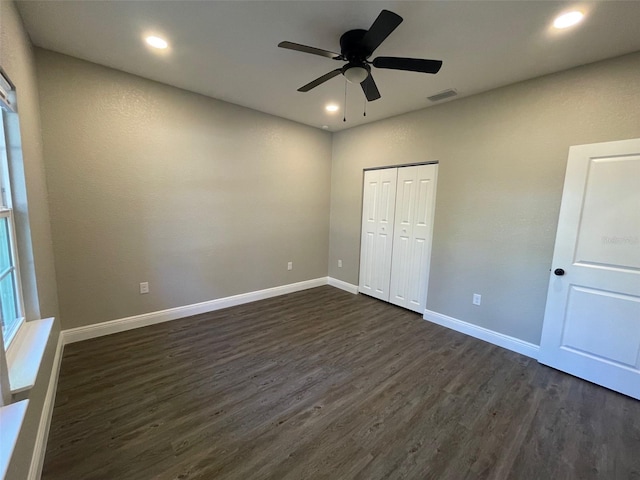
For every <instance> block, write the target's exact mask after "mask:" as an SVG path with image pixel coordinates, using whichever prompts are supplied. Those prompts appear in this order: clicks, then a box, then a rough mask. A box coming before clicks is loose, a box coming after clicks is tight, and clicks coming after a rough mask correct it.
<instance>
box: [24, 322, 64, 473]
mask: <svg viewBox="0 0 640 480" xmlns="http://www.w3.org/2000/svg"><path fill="white" fill-rule="evenodd" d="M63 350H64V343H63V340H62V334H60V335H58V344H57V345H56V353H55V355H54V357H53V365H52V366H51V377H50V378H49V385H48V387H47V393H46V395H45V397H44V405H43V407H42V413H41V414H40V423H39V424H38V433H37V435H36V443H35V445H34V448H33V456H32V457H31V466H30V467H29V477H28V480H38V479H39V478H40V476H41V475H42V466H43V464H44V456H45V453H46V451H47V439H48V438H49V427H50V426H51V416H52V415H53V405H54V404H55V401H56V390H57V389H58V375H59V374H60V365H61V363H62V351H63Z"/></svg>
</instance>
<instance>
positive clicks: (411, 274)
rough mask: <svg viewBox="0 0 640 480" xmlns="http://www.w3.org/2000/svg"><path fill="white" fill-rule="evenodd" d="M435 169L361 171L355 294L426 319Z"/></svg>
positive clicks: (410, 168)
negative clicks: (384, 302)
mask: <svg viewBox="0 0 640 480" xmlns="http://www.w3.org/2000/svg"><path fill="white" fill-rule="evenodd" d="M437 173H438V165H437V164H426V165H412V166H406V167H393V168H381V169H375V170H365V172H364V186H363V195H362V237H361V247H360V282H359V286H358V291H359V292H361V293H364V294H366V295H370V296H372V297H375V298H378V299H380V300H384V301H387V302H390V303H393V304H395V305H399V306H401V307H404V308H408V309H410V310H414V311H416V312H419V313H424V310H425V308H426V304H427V288H428V281H429V266H430V261H431V238H432V234H433V214H434V211H435V199H436V181H437Z"/></svg>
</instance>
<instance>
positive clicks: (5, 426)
mask: <svg viewBox="0 0 640 480" xmlns="http://www.w3.org/2000/svg"><path fill="white" fill-rule="evenodd" d="M28 404H29V400H23V401H21V402H18V403H12V404H11V405H7V406H6V407H1V408H0V430H2V442H0V478H4V476H5V475H6V474H7V468H8V467H9V460H11V454H12V453H13V449H14V448H15V446H16V442H17V441H18V435H19V434H20V427H22V421H23V420H24V414H25V412H26V411H27V405H28Z"/></svg>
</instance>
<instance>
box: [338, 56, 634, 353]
mask: <svg viewBox="0 0 640 480" xmlns="http://www.w3.org/2000/svg"><path fill="white" fill-rule="evenodd" d="M638 72H640V53H636V54H632V55H627V56H624V57H620V58H617V59H613V60H608V61H604V62H599V63H596V64H592V65H588V66H584V67H580V68H576V69H572V70H569V71H566V72H562V73H558V74H554V75H549V76H545V77H542V78H538V79H535V80H531V81H527V82H522V83H519V84H516V85H512V86H508V87H504V88H500V89H497V90H493V91H490V92H487V93H484V94H480V95H476V96H473V97H469V98H466V99H461V100H458V101H454V102H450V103H446V104H443V105H439V106H435V107H432V108H428V109H425V110H421V111H417V112H413V113H410V114H405V115H401V116H398V117H395V118H392V119H388V120H383V121H380V122H376V123H374V124H370V125H365V126H362V127H358V128H354V129H351V130H346V131H344V132H341V133H337V134H335V135H334V139H333V167H332V178H331V189H332V192H331V239H330V254H329V275H330V276H331V277H335V278H338V279H340V280H344V281H346V282H349V283H353V284H357V283H358V269H359V249H360V236H359V234H360V212H361V192H362V169H363V168H366V167H373V166H380V165H393V164H403V163H411V162H424V161H433V160H437V161H439V162H440V167H439V171H438V187H437V188H438V192H437V200H436V216H435V225H434V241H433V252H432V264H431V275H430V283H429V292H428V300H427V308H428V309H429V310H432V311H435V312H438V313H441V314H445V315H449V316H451V317H454V318H457V319H459V320H463V321H466V322H470V323H473V324H475V325H479V326H481V327H485V328H488V329H491V330H494V331H497V332H501V333H504V334H506V335H510V336H513V337H516V338H519V339H522V340H525V341H528V342H532V343H535V344H538V343H539V340H540V332H541V328H542V321H543V315H544V307H545V302H546V290H547V285H548V279H549V269H550V268H551V259H552V253H553V243H554V239H555V231H556V226H557V220H558V212H559V208H560V200H561V196H562V184H563V180H564V171H565V167H566V159H567V153H568V148H569V146H571V145H577V144H584V143H594V142H603V141H610V140H620V139H626V138H634V137H640V108H638V105H640V75H639V74H638ZM338 259H342V260H343V267H342V268H338V267H337V262H338ZM473 293H480V294H482V305H481V306H480V307H475V306H473V305H472V303H471V299H472V294H473Z"/></svg>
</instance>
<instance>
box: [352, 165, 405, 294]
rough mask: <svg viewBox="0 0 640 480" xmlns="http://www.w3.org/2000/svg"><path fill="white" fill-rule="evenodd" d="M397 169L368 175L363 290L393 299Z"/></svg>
mask: <svg viewBox="0 0 640 480" xmlns="http://www.w3.org/2000/svg"><path fill="white" fill-rule="evenodd" d="M397 173H398V169H397V168H386V169H381V170H368V171H366V172H364V192H363V198H362V238H361V247H360V285H359V291H360V292H362V293H366V294H367V295H371V296H372V297H375V298H379V299H380V300H385V301H388V300H389V281H390V278H391V252H392V242H393V217H394V213H395V201H396V176H397Z"/></svg>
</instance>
